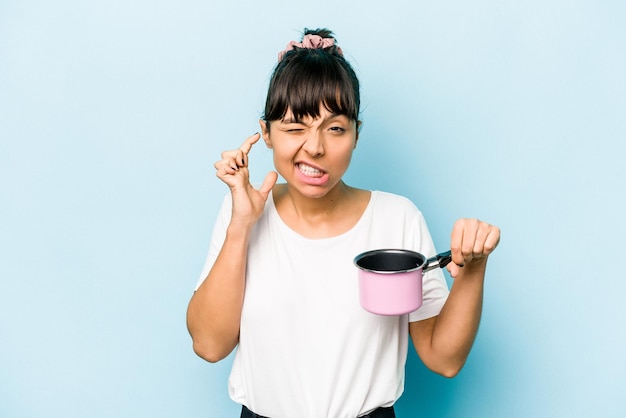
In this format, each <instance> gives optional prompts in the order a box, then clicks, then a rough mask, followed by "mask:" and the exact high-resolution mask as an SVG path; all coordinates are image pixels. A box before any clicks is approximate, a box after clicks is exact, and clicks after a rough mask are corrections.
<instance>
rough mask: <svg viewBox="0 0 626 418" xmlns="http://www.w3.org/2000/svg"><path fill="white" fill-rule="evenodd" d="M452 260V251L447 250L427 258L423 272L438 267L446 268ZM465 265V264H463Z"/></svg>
mask: <svg viewBox="0 0 626 418" xmlns="http://www.w3.org/2000/svg"><path fill="white" fill-rule="evenodd" d="M451 261H452V252H451V251H446V252H443V253H440V254H437V255H436V256H434V257H432V258H429V259H428V260H426V265H425V266H424V268H423V269H422V272H423V273H426V272H427V271H430V270H434V269H436V268H444V267H445V266H447V265H448V264H449V263H450V262H451ZM461 267H463V266H461Z"/></svg>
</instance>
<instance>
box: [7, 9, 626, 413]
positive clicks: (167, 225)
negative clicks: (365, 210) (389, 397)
mask: <svg viewBox="0 0 626 418" xmlns="http://www.w3.org/2000/svg"><path fill="white" fill-rule="evenodd" d="M625 17H626V3H624V2H623V1H609V0H605V1H554V0H553V1H537V0H530V1H523V2H522V1H519V2H514V1H496V0H492V1H489V0H478V1H473V2H463V1H448V0H445V1H439V2H426V1H412V0H406V1H401V0H388V1H385V2H382V3H381V2H372V3H367V2H362V1H356V0H355V1H325V0H320V1H318V2H313V3H311V2H304V3H293V2H290V1H279V0H266V1H264V2H253V1H248V2H237V1H232V2H220V3H218V2H215V1H212V2H208V1H199V0H179V1H176V2H174V1H164V0H157V1H147V0H136V1H132V2H129V1H125V0H124V1H123V0H107V1H104V0H93V1H88V2H87V1H79V0H59V1H55V2H49V1H43V0H24V1H18V0H14V1H10V0H0V417H3V418H4V417H7V418H22V417H64V418H70V417H71V418H74V417H76V418H78V417H90V418H97V417H227V416H231V417H234V416H238V415H237V413H238V407H237V406H236V405H234V404H233V403H232V402H231V401H230V400H229V398H228V395H227V386H226V380H227V376H228V372H229V369H230V362H231V359H232V358H230V357H229V358H228V359H227V360H225V361H223V362H221V363H218V364H214V365H213V364H209V363H206V362H204V361H202V360H200V359H199V358H197V357H195V355H194V354H193V352H192V349H191V341H190V338H189V336H188V334H187V331H186V327H185V310H186V305H187V302H188V299H189V297H190V296H191V293H192V290H193V287H194V285H195V282H196V280H197V278H198V275H199V273H200V269H201V266H202V263H203V261H204V256H205V253H206V249H207V247H208V240H209V235H210V231H211V228H212V222H213V219H214V217H215V215H216V213H217V209H218V205H219V202H220V201H221V199H222V197H223V195H224V194H225V193H226V188H225V186H224V185H223V184H222V183H220V182H219V181H218V180H217V179H216V178H215V177H214V169H213V162H214V161H215V160H217V159H218V158H219V153H220V152H221V151H222V150H224V149H231V148H233V147H236V146H238V145H239V144H240V143H241V142H242V141H243V139H244V138H245V137H247V136H248V135H250V134H252V133H254V132H255V131H257V130H258V124H257V120H258V117H259V116H260V114H261V111H262V106H263V102H264V96H265V91H266V87H267V81H268V77H269V75H270V73H271V70H272V67H273V65H274V64H275V60H276V54H277V53H278V51H279V50H280V49H282V48H283V47H284V46H285V45H286V43H287V42H288V41H289V40H292V39H299V31H300V30H301V29H302V28H303V27H305V26H308V27H318V26H327V27H329V28H331V29H332V30H334V31H335V33H336V36H337V38H338V40H339V42H340V45H341V46H342V47H343V50H344V52H345V53H346V56H347V58H348V59H349V60H351V62H352V63H353V65H354V67H355V69H356V71H357V73H358V75H359V76H360V78H361V82H362V85H363V91H362V96H363V113H362V118H363V121H364V124H363V129H362V133H361V138H360V142H359V146H358V148H357V151H356V153H355V156H354V160H353V164H352V167H351V169H350V171H349V172H348V174H347V178H346V180H347V181H348V182H349V183H350V184H352V185H355V186H359V187H365V188H370V189H381V190H387V191H391V192H397V193H400V194H403V195H406V196H408V197H409V198H411V199H412V200H413V201H414V202H415V203H416V204H417V205H418V206H419V207H420V208H421V209H422V211H423V212H424V214H425V216H426V218H427V220H428V222H429V225H430V227H431V232H432V234H433V237H434V239H435V241H436V244H437V246H438V247H440V248H441V249H445V247H446V246H447V245H448V237H449V233H450V230H451V226H452V224H453V222H454V220H455V219H457V218H459V217H480V218H482V219H484V220H486V221H488V222H491V223H494V224H497V225H499V226H500V227H501V228H502V242H501V245H500V247H499V248H498V249H497V252H496V253H495V254H494V255H493V257H492V259H491V261H490V267H489V272H488V277H487V284H486V291H485V293H486V294H485V297H486V299H485V307H484V317H483V321H482V325H481V329H480V332H479V335H478V340H477V342H476V345H475V347H474V350H473V352H472V354H471V356H470V358H469V361H468V363H467V365H466V367H465V369H464V370H463V371H462V372H461V374H460V375H459V376H458V377H456V378H455V379H452V380H447V379H444V378H442V377H438V376H436V375H433V374H432V373H430V372H429V371H427V370H425V369H424V368H423V366H422V365H421V364H420V362H419V360H418V359H417V358H416V356H415V355H414V354H411V355H410V358H409V362H408V364H407V371H408V375H407V383H406V391H405V394H404V396H403V397H402V398H401V400H400V401H399V403H398V405H397V411H398V415H399V416H400V417H417V416H420V417H524V418H526V417H573V416H576V417H623V416H626V400H625V398H624V393H625V389H626V383H625V380H624V375H625V373H626V360H625V358H626V356H625V354H624V353H626V336H625V328H626V326H625V324H626V307H624V303H623V298H624V294H625V293H626V285H625V283H626V277H624V276H625V274H624V270H625V267H624V261H625V258H624V254H625V253H626V244H625V243H624V240H625V236H626V227H625V213H626V204H625V197H624V194H625V193H624V189H625V187H624V185H625V179H626V169H625V165H626V164H625V163H624V155H625V153H626V146H625V145H624V143H625V140H626V117H625V116H626V25H625V24H624V23H625ZM251 165H252V174H253V180H255V181H261V180H262V179H263V177H264V175H265V173H266V172H267V171H268V170H269V169H271V156H270V152H269V151H268V150H266V149H265V148H263V147H262V146H261V145H259V146H257V147H255V148H254V149H253V151H252V154H251Z"/></svg>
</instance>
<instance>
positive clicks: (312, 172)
mask: <svg viewBox="0 0 626 418" xmlns="http://www.w3.org/2000/svg"><path fill="white" fill-rule="evenodd" d="M298 169H300V171H301V172H302V173H303V174H304V175H305V176H309V177H320V176H321V175H322V172H321V171H320V170H318V169H316V168H313V167H311V166H308V165H304V164H298Z"/></svg>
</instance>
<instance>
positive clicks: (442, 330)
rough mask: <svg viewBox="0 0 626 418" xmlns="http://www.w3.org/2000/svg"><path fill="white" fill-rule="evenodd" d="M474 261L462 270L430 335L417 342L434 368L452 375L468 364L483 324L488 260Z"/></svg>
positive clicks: (432, 326)
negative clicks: (479, 327)
mask: <svg viewBox="0 0 626 418" xmlns="http://www.w3.org/2000/svg"><path fill="white" fill-rule="evenodd" d="M472 264H473V265H468V266H466V267H465V268H463V269H461V270H462V272H461V273H459V275H458V276H457V277H456V278H455V280H454V283H453V285H452V288H451V290H450V295H449V296H448V299H447V301H446V303H445V305H444V307H443V309H442V310H441V312H440V314H439V315H438V316H437V317H436V318H433V319H432V321H430V324H429V325H430V326H429V328H430V329H428V332H427V334H428V335H429V338H426V339H420V341H421V342H420V343H419V344H420V345H419V346H418V344H416V345H415V346H416V349H417V350H418V353H419V355H420V357H421V358H422V360H423V361H424V363H425V364H426V365H427V366H428V367H429V368H430V369H431V370H434V371H435V372H437V373H440V374H442V375H444V376H448V377H452V376H455V375H456V374H457V373H458V372H459V371H460V370H461V368H462V367H463V365H464V364H465V361H466V360H467V357H468V355H469V352H470V350H471V348H472V345H473V343H474V340H475V338H476V334H477V332H478V326H479V323H480V317H481V313H482V304H483V289H484V277H485V268H486V259H484V260H481V261H480V262H478V263H476V264H478V265H476V264H475V263H472ZM412 331H413V330H412ZM413 334H414V333H413V332H412V335H413ZM414 342H415V336H414Z"/></svg>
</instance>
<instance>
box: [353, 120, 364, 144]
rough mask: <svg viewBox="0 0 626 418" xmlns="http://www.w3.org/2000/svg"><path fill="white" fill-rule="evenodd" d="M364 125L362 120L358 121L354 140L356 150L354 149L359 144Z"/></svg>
mask: <svg viewBox="0 0 626 418" xmlns="http://www.w3.org/2000/svg"><path fill="white" fill-rule="evenodd" d="M362 124H363V122H361V121H360V120H357V121H356V136H355V138H354V148H352V149H356V144H357V143H358V142H359V133H360V132H361V125H362Z"/></svg>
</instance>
